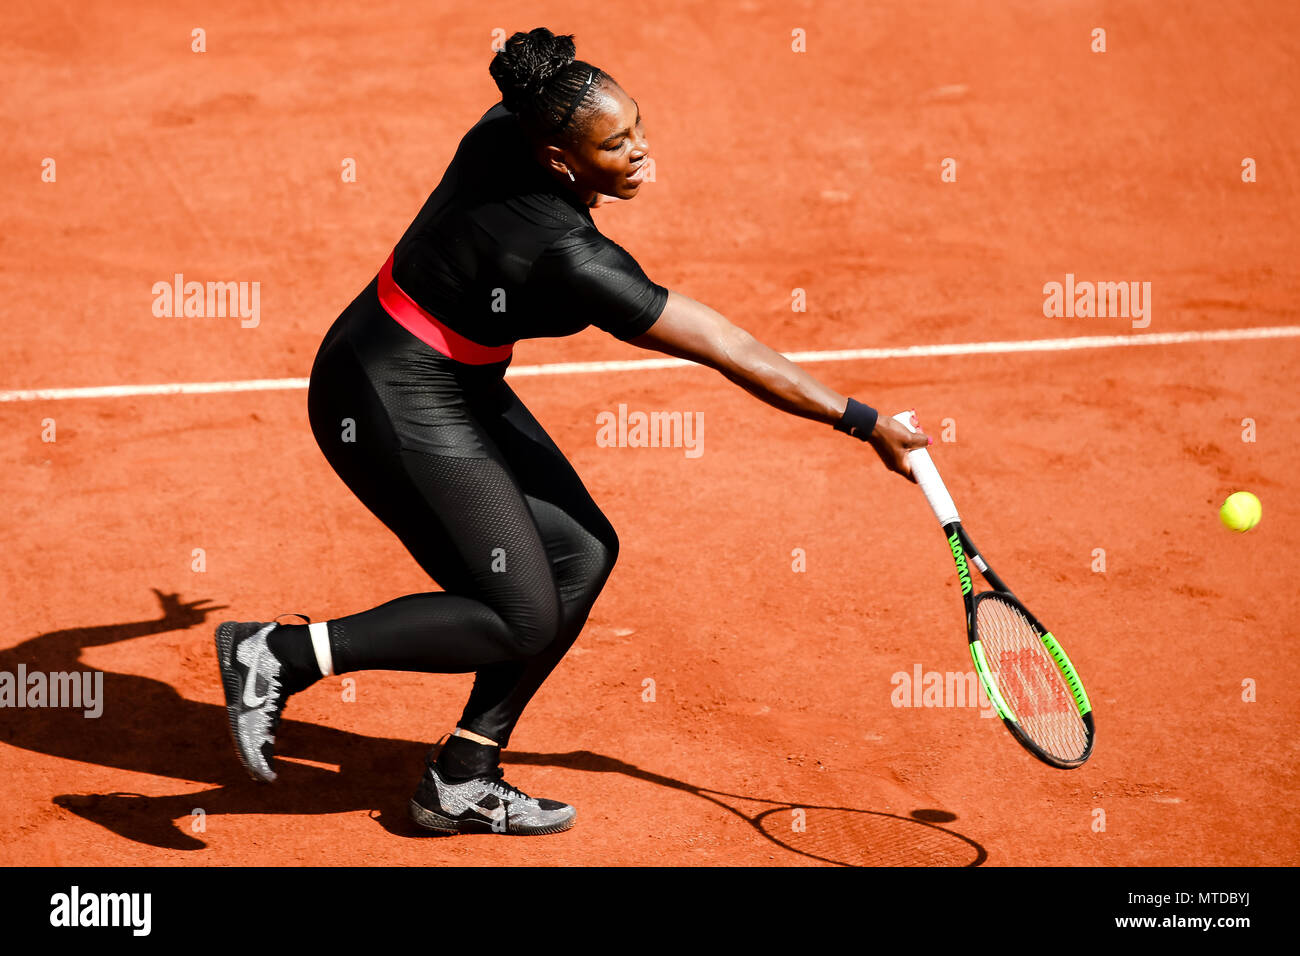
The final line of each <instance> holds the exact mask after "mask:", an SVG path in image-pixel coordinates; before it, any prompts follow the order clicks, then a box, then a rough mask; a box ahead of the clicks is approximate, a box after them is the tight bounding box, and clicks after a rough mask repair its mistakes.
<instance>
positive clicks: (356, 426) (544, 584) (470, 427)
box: [307, 282, 618, 747]
mask: <svg viewBox="0 0 1300 956" xmlns="http://www.w3.org/2000/svg"><path fill="white" fill-rule="evenodd" d="M507 364H508V363H505V362H500V363H496V364H493V365H486V366H469V365H464V364H461V363H457V362H453V361H451V360H450V359H448V358H446V357H444V356H442V355H440V354H439V353H437V352H436V351H434V350H433V349H432V348H430V347H429V346H428V345H426V344H425V343H424V342H421V341H420V340H419V339H417V338H416V337H415V336H413V335H411V333H409V332H407V331H406V329H404V328H402V327H401V326H400V325H399V324H398V323H397V322H395V321H394V320H393V319H392V318H390V317H389V316H388V315H387V314H386V313H384V312H382V311H381V310H380V307H379V305H378V300H377V297H376V293H375V283H373V282H372V283H371V285H370V287H369V288H367V289H366V290H365V291H364V292H363V293H362V294H361V295H360V296H358V297H357V299H356V300H355V301H354V302H353V303H352V304H351V305H350V306H349V307H348V309H347V310H346V311H344V313H343V315H341V316H340V317H339V319H338V321H337V322H335V323H334V326H333V327H332V328H331V329H330V330H329V332H328V334H327V335H326V337H325V340H324V342H323V343H322V344H321V348H320V351H319V353H318V354H317V356H316V362H315V364H314V366H313V367H312V372H311V386H310V389H309V391H308V399H307V403H308V409H309V414H310V417H311V427H312V432H313V433H314V434H315V436H316V442H317V444H318V445H320V448H321V451H322V452H324V454H325V457H326V458H327V459H328V460H329V463H330V465H331V466H332V467H333V468H334V470H335V471H336V472H337V473H338V475H339V477H340V478H342V479H343V481H344V482H345V483H346V484H347V486H348V487H349V488H350V489H351V490H352V492H353V494H355V495H356V496H357V497H358V498H359V499H361V502H362V503H363V504H364V505H365V506H366V507H367V508H369V509H370V510H371V511H372V512H373V513H374V514H375V516H376V517H378V518H379V520H380V521H382V522H383V523H384V524H385V525H387V526H388V528H389V529H390V530H391V531H392V532H393V533H394V534H395V535H397V537H398V538H399V539H400V540H401V542H402V544H403V545H405V546H406V549H407V550H408V551H410V553H411V556H412V557H414V558H415V560H416V561H417V562H419V564H420V566H421V567H422V568H423V569H424V570H425V571H426V572H427V573H428V574H429V576H430V577H431V578H433V579H434V581H436V582H437V583H438V584H439V585H440V586H441V587H442V588H443V591H441V592H428V593H424V594H411V595H407V596H406V597H400V598H397V599H396V600H393V601H389V602H388V603H387V604H383V605H380V606H379V607H376V608H373V609H372V610H369V611H363V612H361V613H359V614H353V615H351V616H349V617H344V618H339V619H336V620H333V621H331V622H330V624H329V635H330V648H331V651H332V653H333V657H334V670H335V673H340V674H341V673H346V672H348V671H356V670H401V671H424V672H431V673H463V672H467V671H475V672H476V675H475V680H474V689H473V691H472V692H471V694H470V698H469V702H468V703H467V704H466V705H465V712H464V714H463V715H462V717H461V719H460V726H461V727H463V728H465V729H466V730H470V731H473V732H475V733H478V734H482V735H484V736H486V737H489V738H491V739H492V740H495V741H497V742H498V743H499V744H500V745H501V746H502V747H504V746H505V745H506V744H507V742H508V741H509V738H510V734H511V731H513V729H514V726H515V723H516V722H517V721H518V720H519V715H520V714H521V713H522V712H523V709H524V707H525V706H526V705H527V704H528V702H529V700H531V699H532V697H533V694H535V693H536V692H537V689H538V688H539V687H540V686H541V684H542V682H543V681H544V680H545V679H546V677H547V676H548V675H549V674H550V673H551V671H552V670H553V669H554V668H555V665H556V664H557V663H558V662H559V660H560V658H561V657H563V656H564V654H565V653H566V652H567V651H568V649H569V648H570V647H571V646H572V645H573V642H574V641H575V640H576V639H577V636H578V632H579V631H581V630H582V627H583V624H585V623H586V620H587V615H588V613H589V612H590V611H591V606H592V604H593V603H594V602H595V600H596V597H597V595H598V594H599V593H600V590H601V588H602V587H603V586H604V584H605V580H606V579H607V578H608V577H609V574H610V571H611V570H613V567H614V561H615V558H616V557H617V555H618V537H617V536H616V535H615V533H614V528H613V527H612V526H611V525H610V523H609V521H608V520H607V519H606V518H605V516H604V514H602V513H601V511H600V509H599V508H598V507H597V506H596V504H595V502H593V501H592V500H591V496H590V495H589V494H588V493H587V489H586V488H585V487H583V484H582V481H581V479H580V478H579V477H578V475H577V473H576V472H575V471H574V470H573V468H572V466H571V465H570V464H569V462H568V460H567V459H566V458H565V457H564V455H563V454H562V453H561V452H560V450H559V449H558V448H557V447H556V446H555V443H554V442H552V441H551V439H550V437H549V436H548V435H547V434H546V432H545V431H544V430H543V429H542V427H541V425H539V424H538V423H537V420H536V419H534V418H533V416H532V414H531V413H530V412H529V411H528V409H527V408H525V407H524V404H523V403H522V402H521V401H520V400H519V398H518V396H516V395H515V393H514V391H513V390H512V389H511V388H510V387H509V386H508V385H507V384H506V383H505V380H504V378H503V376H504V372H505V368H506V365H507Z"/></svg>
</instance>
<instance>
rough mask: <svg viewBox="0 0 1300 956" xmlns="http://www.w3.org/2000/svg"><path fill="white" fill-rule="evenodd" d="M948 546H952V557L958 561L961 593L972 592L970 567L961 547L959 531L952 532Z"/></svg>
mask: <svg viewBox="0 0 1300 956" xmlns="http://www.w3.org/2000/svg"><path fill="white" fill-rule="evenodd" d="M948 547H950V548H952V559H953V560H954V561H956V562H957V577H959V578H961V593H962V594H970V588H971V583H970V569H969V568H967V567H966V555H965V553H964V552H963V551H962V549H961V539H959V538H958V537H957V532H955V531H954V532H953V533H952V537H951V538H949V539H948Z"/></svg>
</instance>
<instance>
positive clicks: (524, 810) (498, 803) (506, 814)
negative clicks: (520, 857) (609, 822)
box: [410, 761, 578, 836]
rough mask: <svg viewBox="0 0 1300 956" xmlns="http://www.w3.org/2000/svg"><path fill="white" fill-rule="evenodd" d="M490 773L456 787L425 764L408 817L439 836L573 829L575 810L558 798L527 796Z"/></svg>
mask: <svg viewBox="0 0 1300 956" xmlns="http://www.w3.org/2000/svg"><path fill="white" fill-rule="evenodd" d="M503 776H505V771H504V770H502V769H501V768H500V767H497V768H496V769H495V770H493V771H492V772H491V773H486V774H483V775H482V776H479V777H471V778H470V779H469V780H465V781H462V782H460V783H452V782H450V781H448V780H446V779H444V778H443V776H442V774H440V773H439V772H438V768H437V766H435V765H434V764H433V763H432V762H431V761H426V763H425V769H424V777H423V778H421V780H420V786H419V787H418V788H417V789H416V791H415V796H413V797H412V798H411V805H410V810H411V819H412V820H414V821H415V822H416V823H418V824H419V825H420V826H422V827H424V828H425V829H426V830H434V831H436V832H438V833H444V834H451V833H507V834H514V835H517V836H525V835H526V836H540V835H542V834H546V833H562V832H564V831H565V830H567V829H569V828H570V827H571V826H573V824H574V822H575V818H576V817H577V814H578V811H577V810H575V809H574V808H573V807H571V806H569V805H568V804H567V803H561V802H560V801H558V800H543V799H539V798H537V797H530V796H528V794H526V793H524V792H523V791H521V790H518V789H516V788H514V787H512V786H510V784H508V783H506V782H505V781H504V780H503V779H501V778H502V777H503Z"/></svg>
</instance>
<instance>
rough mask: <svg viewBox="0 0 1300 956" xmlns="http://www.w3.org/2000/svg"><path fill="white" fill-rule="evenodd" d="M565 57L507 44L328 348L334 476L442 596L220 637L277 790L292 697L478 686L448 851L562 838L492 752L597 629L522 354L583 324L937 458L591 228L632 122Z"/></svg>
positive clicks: (889, 455)
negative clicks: (472, 113)
mask: <svg viewBox="0 0 1300 956" xmlns="http://www.w3.org/2000/svg"><path fill="white" fill-rule="evenodd" d="M574 56H575V51H574V45H573V38H572V36H555V35H553V34H552V33H551V32H550V31H549V30H546V29H540V28H539V29H536V30H532V31H530V32H529V33H516V34H514V35H513V36H511V37H510V39H509V40H508V41H507V42H506V45H505V47H504V48H503V49H502V50H501V51H500V52H498V53H497V54H496V55H495V56H494V57H493V59H492V62H491V64H490V66H489V72H490V73H491V74H492V77H493V79H494V80H495V81H496V83H497V86H498V87H499V88H500V90H501V94H502V101H501V102H500V103H498V104H497V105H495V106H493V107H492V108H491V109H489V110H488V111H487V112H486V113H485V114H484V115H483V116H482V118H481V119H479V121H478V122H477V123H476V124H475V125H474V126H473V128H472V129H470V130H469V132H468V133H467V134H466V135H465V137H464V138H463V139H462V140H461V142H460V145H459V147H458V148H457V150H456V154H455V157H454V158H453V159H452V162H451V165H450V166H449V167H448V169H447V171H446V174H445V175H444V176H443V179H442V182H441V183H439V185H438V187H437V188H436V189H435V190H434V191H433V193H432V195H430V197H429V199H428V200H427V201H426V202H425V204H424V207H423V208H422V209H421V210H420V213H419V215H417V216H416V217H415V221H414V222H413V223H411V225H410V227H409V228H408V229H407V230H406V232H405V234H403V236H402V238H401V239H400V240H399V241H398V243H397V246H396V248H395V249H394V250H393V252H392V254H391V255H389V256H388V260H387V262H385V263H384V265H383V268H382V269H381V270H380V272H379V274H378V276H376V278H374V279H373V280H372V281H371V282H370V284H369V285H368V286H366V288H365V290H364V291H363V292H362V293H361V294H360V295H358V296H357V298H356V299H355V300H354V301H353V302H352V304H351V305H350V306H348V308H347V309H346V310H344V312H343V314H342V315H340V316H339V318H338V320H337V321H335V323H334V325H333V326H332V327H331V328H330V330H329V332H328V333H327V334H326V336H325V339H324V342H323V343H322V344H321V347H320V351H319V353H318V354H317V356H316V361H315V364H314V366H313V367H312V371H311V384H310V388H309V391H308V409H309V415H310V419H311V427H312V432H313V434H314V435H315V438H316V441H317V443H318V444H319V446H320V448H321V451H322V452H324V454H325V457H326V459H327V460H328V461H329V463H330V465H331V466H332V467H333V468H334V470H335V471H336V472H337V473H338V475H339V477H340V478H342V480H343V481H344V482H345V483H346V484H347V486H348V487H349V488H350V489H351V490H352V492H353V493H354V494H355V495H356V496H357V497H358V498H359V499H361V502H362V503H363V504H364V505H365V506H366V507H367V508H369V509H370V511H372V512H373V513H374V514H375V516H376V517H377V518H379V520H380V521H382V522H383V523H384V524H385V525H387V526H388V528H389V529H390V530H391V531H392V532H393V533H394V534H395V535H397V537H398V538H399V539H400V540H401V542H402V544H403V545H405V547H406V548H407V550H408V551H410V553H411V556H412V557H413V558H415V560H416V561H417V562H418V563H419V564H420V566H421V567H422V568H423V569H424V570H425V571H426V572H427V573H428V574H429V576H430V577H431V578H432V579H433V580H434V581H435V582H436V583H437V584H438V585H440V586H441V587H442V590H441V591H436V592H429V593H423V594H410V595H407V596H405V597H400V598H397V599H396V600H393V601H389V602H388V603H386V604H382V605H380V606H379V607H376V608H372V609H371V610H368V611H362V612H360V613H357V614H352V615H349V616H348V617H342V618H338V619H335V620H331V621H327V622H315V623H312V622H310V621H309V622H308V624H305V625H304V624H293V625H291V624H280V623H276V622H272V623H265V622H249V623H236V622H227V623H224V624H222V625H221V626H220V627H219V628H218V629H217V638H216V641H217V654H218V658H219V661H220V665H221V676H222V682H223V684H224V687H225V693H226V707H227V711H228V713H229V716H230V728H231V732H232V734H233V736H234V740H235V745H236V749H237V751H238V753H239V757H240V760H241V761H242V762H243V764H244V766H245V768H246V769H247V770H248V771H249V773H251V774H252V776H253V777H254V778H255V779H258V780H263V781H271V780H274V779H275V772H274V770H273V769H272V767H271V758H272V749H273V744H274V742H275V733H276V730H277V728H278V726H279V722H280V717H281V715H282V714H283V712H284V706H285V702H286V700H288V698H289V696H290V695H291V694H294V693H297V692H298V691H300V690H302V689H303V688H305V687H308V686H309V685H311V684H312V683H313V682H314V681H317V680H319V679H320V678H321V677H322V676H325V675H330V674H345V673H348V672H349V671H360V670H399V671H423V672H427V673H439V674H442V673H466V672H471V671H472V672H473V673H474V674H475V680H474V686H473V690H472V692H471V693H470V697H469V702H468V703H467V704H466V705H465V710H464V713H463V714H462V715H461V718H460V721H459V724H458V725H457V726H456V727H455V729H454V730H453V731H452V732H451V733H450V734H449V735H448V736H445V737H444V738H443V741H442V742H441V746H440V747H438V746H435V748H434V749H433V750H431V751H430V753H429V756H428V757H427V758H426V761H425V764H426V766H425V770H424V775H423V777H422V779H421V781H420V784H419V787H418V789H417V791H416V793H415V796H414V797H413V798H412V800H411V803H410V812H411V815H412V818H413V819H414V820H415V822H416V823H418V824H420V825H421V826H423V827H425V828H427V829H429V830H433V831H436V832H441V833H465V832H500V833H510V834H544V833H558V832H560V831H562V830H567V829H568V828H569V827H571V826H573V824H574V820H575V813H576V811H575V810H574V808H573V807H571V806H569V805H568V804H565V803H561V802H559V801H556V800H545V799H536V798H533V797H530V796H528V795H527V794H525V793H523V792H522V791H520V790H517V789H516V788H514V787H512V786H510V785H509V784H507V783H506V782H505V780H504V779H503V771H502V770H501V768H500V766H499V763H500V756H501V749H502V748H503V747H505V746H507V744H508V743H509V742H510V734H511V732H512V731H513V730H514V728H515V724H516V723H517V722H518V720H519V717H520V714H521V713H523V710H524V708H525V707H526V706H527V704H528V702H529V701H530V700H531V699H532V697H533V695H534V694H535V693H536V692H537V689H538V688H539V687H540V686H541V685H542V682H543V681H545V680H546V678H547V676H548V675H549V674H550V673H551V671H552V670H553V669H554V668H555V666H556V664H557V663H558V662H559V660H560V658H562V657H563V656H564V654H565V652H567V651H568V649H569V648H570V647H571V646H572V644H573V642H574V640H575V639H576V638H577V636H578V633H579V631H581V630H582V627H583V625H584V623H585V622H586V620H587V615H588V612H590V610H591V607H592V604H593V603H594V602H595V600H596V597H597V595H599V594H600V591H601V588H602V587H603V586H604V584H605V580H606V579H607V578H608V577H609V574H610V571H611V570H612V569H613V567H614V559H615V557H616V556H617V554H618V537H617V536H616V535H615V533H614V529H613V527H611V526H610V523H609V521H608V520H606V518H605V516H604V514H602V513H601V510H600V508H598V507H597V506H596V504H595V502H594V501H592V499H591V496H590V495H589V494H588V492H587V489H586V488H585V487H584V486H583V484H582V481H581V480H580V479H579V478H578V475H577V473H576V472H575V471H574V470H573V468H572V466H570V464H569V462H568V461H567V460H566V459H565V457H564V455H563V454H562V453H561V451H560V450H559V448H557V447H556V445H555V443H554V442H553V441H551V439H550V437H548V436H547V434H546V432H545V431H544V430H543V428H542V426H541V425H539V424H538V423H537V421H536V419H534V418H533V416H532V415H531V414H530V413H529V411H528V409H527V408H526V407H524V404H523V403H522V402H521V401H520V400H519V397H518V396H517V395H515V393H514V391H513V390H512V389H511V388H510V386H509V385H507V384H506V382H505V378H504V376H505V371H506V367H507V366H508V365H509V364H510V359H511V349H512V347H513V345H514V343H515V342H517V341H519V340H520V339H526V338H540V337H553V336H564V335H570V334H573V333H575V332H578V331H580V330H582V329H584V328H586V327H587V326H590V325H594V326H596V327H598V328H600V329H602V330H604V331H605V332H608V333H610V334H611V335H613V336H614V337H616V338H618V339H621V340H623V341H625V342H630V343H631V344H633V345H636V346H639V347H641V348H644V349H652V350H655V351H658V352H662V353H666V354H668V355H672V356H676V357H680V358H686V359H690V360H692V361H695V362H698V363H700V364H702V365H706V366H708V367H710V368H713V369H716V370H717V371H719V372H721V373H722V374H723V375H725V376H726V377H727V378H728V379H730V380H731V381H733V382H735V383H736V384H737V385H740V386H741V387H742V388H745V389H746V390H748V391H749V392H751V393H752V394H754V395H755V396H756V397H758V398H759V399H761V400H763V401H765V402H767V403H768V404H770V405H773V406H775V407H777V408H780V409H782V410H784V411H787V412H790V413H792V414H794V415H799V416H801V417H804V418H809V419H812V420H814V421H819V422H822V423H824V424H827V425H832V426H834V427H835V428H837V429H839V430H840V431H843V432H846V433H848V434H849V435H852V436H853V437H855V438H858V439H860V440H862V441H865V442H869V443H870V445H871V446H872V448H874V449H875V451H876V453H877V454H878V455H879V456H880V458H881V460H882V461H883V462H884V464H885V466H886V467H888V468H890V469H892V470H893V471H896V472H899V473H900V474H903V475H907V476H909V477H910V469H909V468H908V466H907V464H906V458H905V455H906V452H907V451H908V450H909V449H910V448H913V447H917V446H919V445H924V444H926V442H927V440H928V439H927V438H926V437H925V436H924V435H922V434H913V433H910V432H908V431H907V429H905V428H903V427H902V426H901V425H899V424H898V423H896V422H894V421H893V420H892V419H891V418H890V417H889V416H888V415H884V416H879V417H877V415H876V412H875V411H874V410H873V409H871V408H870V407H868V406H866V405H864V404H862V403H860V402H858V401H856V400H854V399H851V398H845V397H844V396H842V395H839V394H836V393H835V392H834V391H832V390H831V389H830V388H827V387H826V386H825V385H823V384H821V383H820V382H818V381H816V380H815V379H814V378H813V377H812V376H810V375H809V374H808V373H807V372H805V371H804V370H803V369H801V368H799V367H798V366H797V365H795V364H793V363H792V362H790V361H788V360H786V359H785V358H783V357H782V356H781V355H780V354H779V353H777V352H776V351H774V350H772V349H771V348H769V347H767V346H766V345H764V344H762V343H761V342H759V341H757V340H756V339H754V338H753V337H752V336H751V335H749V334H748V333H747V332H745V331H744V330H742V329H740V328H738V327H737V326H735V325H733V324H732V323H730V322H729V321H727V320H726V319H725V318H723V316H721V315H719V314H718V313H717V312H715V311H714V310H713V309H710V308H709V307H708V306H705V305H703V304H701V303H699V302H696V301H694V300H692V299H690V298H689V297H687V296H685V295H682V294H681V293H679V292H675V291H670V290H668V289H666V288H664V287H663V286H661V285H657V284H656V283H654V282H652V281H651V280H650V279H649V278H647V277H646V274H645V273H644V272H643V271H642V270H641V268H640V267H639V266H638V265H637V263H636V261H635V260H634V259H633V258H632V256H631V255H629V254H628V253H627V252H626V251H625V250H624V249H623V248H622V247H620V246H619V245H617V244H616V243H614V242H612V241H610V240H609V239H607V238H606V237H605V236H603V235H602V234H601V233H600V231H599V230H598V229H597V228H596V225H595V222H594V221H593V219H592V215H591V212H590V210H591V209H592V208H593V207H595V206H598V205H600V204H601V203H603V202H606V201H612V200H629V199H632V198H634V197H635V196H636V195H637V193H638V192H639V191H640V189H641V187H642V184H643V182H644V177H645V173H646V169H647V167H646V161H647V159H648V157H649V155H650V152H649V147H648V145H647V142H646V138H645V132H644V128H643V126H642V122H641V116H640V110H639V109H638V107H637V104H636V101H635V100H633V99H632V98H631V97H629V96H628V95H627V93H626V92H624V91H623V89H622V88H621V87H620V86H619V85H618V84H617V83H616V82H615V81H614V79H613V78H612V77H611V76H610V75H609V74H607V73H605V72H604V71H603V70H600V69H598V68H596V67H594V66H592V65H591V64H589V63H584V62H583V61H581V60H577V59H575V58H574Z"/></svg>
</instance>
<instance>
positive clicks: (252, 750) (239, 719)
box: [217, 621, 289, 783]
mask: <svg viewBox="0 0 1300 956" xmlns="http://www.w3.org/2000/svg"><path fill="white" fill-rule="evenodd" d="M278 626H279V625H278V624H275V623H270V624H264V623H262V622H260V621H250V622H248V623H239V622H236V621H226V622H225V623H224V624H222V625H220V626H219V627H218V628H217V663H218V664H219V665H220V666H221V684H222V686H223V687H224V688H225V691H226V713H227V715H228V716H229V717H230V735H231V737H233V738H234V740H235V750H236V752H238V754H239V759H240V762H241V763H243V765H244V769H246V770H247V771H248V772H249V774H250V775H251V776H252V778H253V779H254V780H258V781H261V782H263V783H270V782H271V781H273V780H274V779H275V771H274V770H272V769H271V754H272V752H273V750H274V747H275V731H276V729H277V728H278V727H279V726H280V715H281V714H282V713H283V712H284V702H285V700H286V699H287V698H288V696H289V695H288V694H286V693H285V692H284V687H283V685H282V684H281V683H280V661H279V659H278V658H276V656H275V655H274V654H272V653H271V649H270V648H269V647H267V646H266V637H267V635H268V634H270V633H271V630H272V629H273V628H275V627H278Z"/></svg>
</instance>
